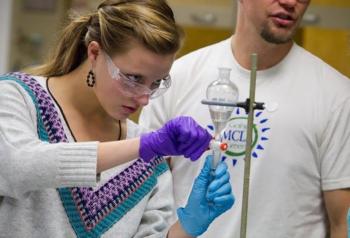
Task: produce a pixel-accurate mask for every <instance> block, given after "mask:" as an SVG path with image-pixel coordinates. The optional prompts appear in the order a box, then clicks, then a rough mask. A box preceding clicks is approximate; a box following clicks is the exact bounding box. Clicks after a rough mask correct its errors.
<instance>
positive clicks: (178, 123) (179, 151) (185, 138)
mask: <svg viewBox="0 0 350 238" xmlns="http://www.w3.org/2000/svg"><path fill="white" fill-rule="evenodd" d="M211 139H212V136H211V135H210V134H209V133H208V132H207V130H205V129H204V128H202V127H201V126H200V125H198V124H197V123H196V122H195V121H194V120H193V119H192V118H191V117H184V116H181V117H177V118H174V119H172V120H170V121H168V122H167V123H166V124H165V125H164V126H163V127H162V128H160V129H159V130H157V131H154V132H150V133H147V134H143V135H142V136H141V139H140V150H139V154H140V157H141V158H142V159H143V160H145V161H146V162H149V161H150V160H151V159H152V158H154V157H156V156H166V155H184V156H185V157H186V158H190V159H191V160H192V161H194V160H197V159H198V158H199V157H200V156H201V155H202V154H203V152H204V151H205V150H206V149H208V147H209V142H210V140H211Z"/></svg>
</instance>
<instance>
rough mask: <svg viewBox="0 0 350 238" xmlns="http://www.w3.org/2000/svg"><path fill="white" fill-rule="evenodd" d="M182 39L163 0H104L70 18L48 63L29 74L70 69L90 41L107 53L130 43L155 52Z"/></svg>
mask: <svg viewBox="0 0 350 238" xmlns="http://www.w3.org/2000/svg"><path fill="white" fill-rule="evenodd" d="M182 39H183V31H182V29H181V28H180V27H179V26H178V25H177V24H176V23H175V19H174V14H173V11H172V10H171V8H170V7H169V5H168V4H167V2H166V1H165V0H114V1H113V0H106V1H103V2H102V3H101V4H100V5H99V6H98V9H97V11H95V12H93V13H90V14H87V15H85V16H79V17H76V18H74V19H72V21H71V22H70V23H69V24H68V25H67V26H66V27H65V28H64V29H63V32H62V34H61V36H60V38H59V40H58V43H57V46H56V48H55V49H54V51H53V52H52V55H51V57H50V58H49V60H48V62H47V63H46V64H43V65H41V66H39V67H37V68H35V69H32V70H31V73H35V74H37V75H42V76H46V77H52V76H61V75H64V74H67V73H69V72H71V71H73V70H74V69H76V68H77V67H78V66H79V65H80V64H81V63H83V62H84V61H85V60H86V58H87V46H88V44H89V43H90V42H91V41H96V42H98V43H99V44H100V46H101V48H102V49H103V50H104V51H105V52H107V53H108V54H109V55H113V54H118V53H123V52H126V51H128V50H129V49H130V48H131V47H132V46H133V45H132V44H131V42H137V43H140V44H141V45H143V46H144V47H145V48H146V49H149V50H150V51H152V52H154V53H157V54H172V53H176V51H178V50H179V48H180V47H181V44H182Z"/></svg>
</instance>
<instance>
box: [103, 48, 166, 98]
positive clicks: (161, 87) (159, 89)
mask: <svg viewBox="0 0 350 238" xmlns="http://www.w3.org/2000/svg"><path fill="white" fill-rule="evenodd" d="M104 55H105V58H106V61H107V67H108V72H109V74H110V76H111V77H112V78H113V79H115V80H118V82H120V85H121V86H122V88H123V92H124V94H125V95H126V96H129V97H140V96H144V95H147V96H149V97H150V98H151V99H153V98H156V97H159V96H160V95H162V94H164V93H165V92H166V90H167V89H168V88H169V87H170V85H171V77H170V75H167V76H166V77H164V78H162V79H159V80H156V81H154V82H153V83H152V85H151V87H150V88H149V87H147V86H145V85H144V84H142V83H139V82H138V81H139V79H138V77H135V76H127V75H125V74H123V73H122V72H121V71H120V69H119V68H118V67H117V66H116V65H115V64H114V63H113V61H112V59H111V57H110V56H109V55H107V54H106V53H104Z"/></svg>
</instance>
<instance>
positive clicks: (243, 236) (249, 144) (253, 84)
mask: <svg viewBox="0 0 350 238" xmlns="http://www.w3.org/2000/svg"><path fill="white" fill-rule="evenodd" d="M257 65H258V56H257V54H252V55H251V72H250V89H249V99H250V102H249V114H248V125H247V140H246V152H245V158H244V160H245V163H244V180H243V197H242V215H241V236H240V238H246V237H247V224H248V201H249V183H250V161H251V154H252V139H253V123H254V102H255V88H256V71H257Z"/></svg>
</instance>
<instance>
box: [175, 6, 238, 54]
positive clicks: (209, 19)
mask: <svg viewBox="0 0 350 238" xmlns="http://www.w3.org/2000/svg"><path fill="white" fill-rule="evenodd" d="M168 2H169V4H170V6H171V7H172V8H173V10H174V13H175V18H176V21H177V22H178V24H180V25H181V26H182V27H183V28H184V31H185V35H186V38H185V42H184V46H183V48H182V49H181V51H180V52H179V54H178V56H181V55H183V54H186V53H188V52H191V51H193V50H196V49H198V48H201V47H203V46H206V45H209V44H212V43H215V42H219V41H221V40H224V39H226V38H228V37H230V36H231V35H232V32H233V30H234V25H235V20H236V16H235V15H236V6H235V4H234V2H235V1H232V0H216V1H212V0H187V1H183V0H169V1H168Z"/></svg>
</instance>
